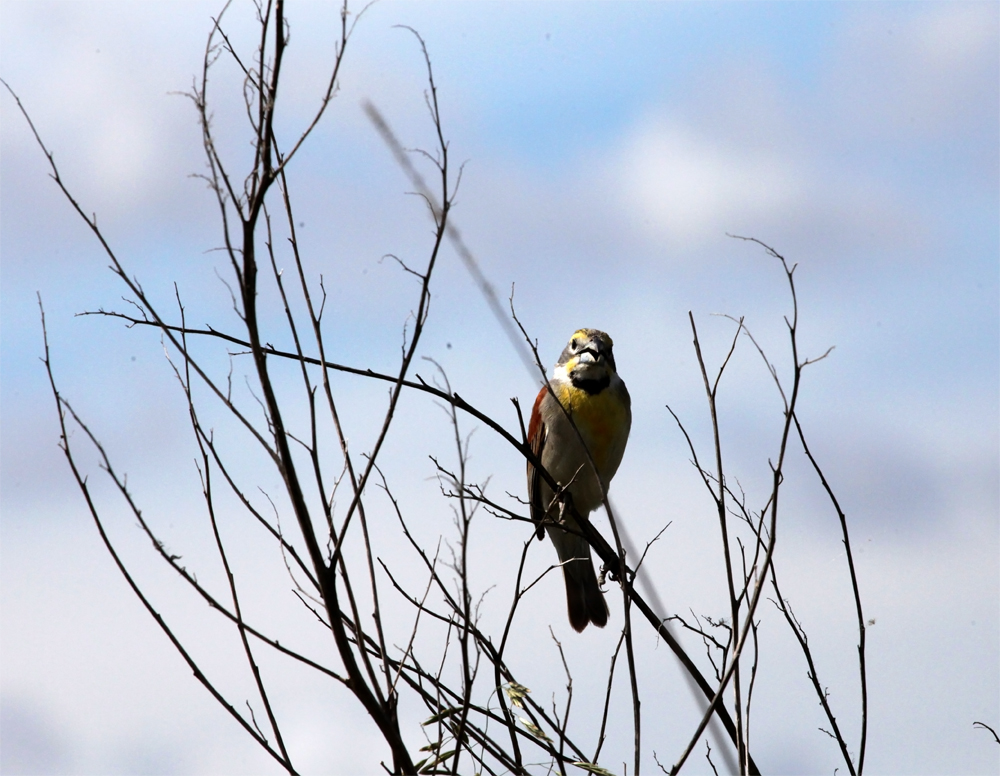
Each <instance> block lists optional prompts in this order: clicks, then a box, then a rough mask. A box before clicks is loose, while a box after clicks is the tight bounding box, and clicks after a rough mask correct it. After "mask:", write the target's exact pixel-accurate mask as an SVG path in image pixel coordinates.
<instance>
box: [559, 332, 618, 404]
mask: <svg viewBox="0 0 1000 776" xmlns="http://www.w3.org/2000/svg"><path fill="white" fill-rule="evenodd" d="M613 347H614V342H612V341H611V337H609V336H608V335H607V334H605V333H604V332H603V331H598V330H597V329H577V330H576V331H575V332H573V336H572V337H570V340H569V343H568V344H567V345H566V349H565V350H563V352H562V355H561V356H559V361H557V362H556V369H555V373H556V377H557V378H558V377H560V376H562V375H565V377H566V378H567V379H569V380H570V381H571V382H572V383H573V384H574V385H575V386H577V387H578V388H584V389H586V390H587V391H588V393H597V392H599V391H601V390H603V389H604V388H607V387H608V385H609V383H610V382H611V377H612V376H613V375H614V374H615V357H614V353H613V352H612V348H613ZM560 373H562V375H561V374H560Z"/></svg>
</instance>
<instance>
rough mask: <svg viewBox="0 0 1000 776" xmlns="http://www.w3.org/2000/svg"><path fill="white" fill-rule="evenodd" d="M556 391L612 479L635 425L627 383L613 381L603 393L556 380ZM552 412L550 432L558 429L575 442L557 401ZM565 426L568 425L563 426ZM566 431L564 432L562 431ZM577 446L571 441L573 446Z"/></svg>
mask: <svg viewBox="0 0 1000 776" xmlns="http://www.w3.org/2000/svg"><path fill="white" fill-rule="evenodd" d="M552 387H553V390H554V393H555V394H556V397H557V398H558V399H559V403H560V404H562V405H563V407H565V408H566V409H567V410H568V411H569V413H570V415H571V416H572V417H573V422H574V423H576V426H577V428H578V429H579V430H580V434H581V435H582V436H583V439H584V441H585V442H586V444H587V447H588V448H589V449H590V452H591V455H593V456H594V463H596V464H597V468H598V470H599V471H600V472H601V477H602V479H605V480H610V479H611V477H613V476H614V473H615V471H616V470H617V469H618V464H619V463H621V457H622V454H623V453H624V452H625V442H626V440H627V439H628V432H629V427H630V426H631V424H632V412H631V408H630V406H629V404H630V402H629V396H628V391H627V390H626V389H625V384H624V383H623V382H621V380H620V379H617V377H616V378H615V379H614V380H613V381H612V384H611V385H610V386H609V387H608V388H606V389H604V390H603V391H601V392H600V393H589V392H588V391H586V390H584V389H583V388H578V387H576V386H575V385H573V383H572V382H571V381H570V380H565V381H559V382H554V383H553V385H552ZM550 405H551V406H550V407H548V408H546V409H549V410H550V411H549V412H547V413H545V414H546V415H548V417H547V418H546V419H545V420H546V424H547V425H549V426H550V429H549V433H552V432H553V431H555V430H556V429H557V428H558V431H556V433H557V434H559V436H566V437H568V439H566V440H565V441H567V442H570V443H572V440H573V439H574V437H575V436H576V435H575V433H573V430H572V428H570V427H569V423H568V422H567V421H566V417H565V415H564V414H563V412H562V410H561V409H559V407H556V406H555V402H550ZM563 426H565V428H561V427H563ZM559 432H562V433H559ZM572 446H573V445H572V444H570V447H572Z"/></svg>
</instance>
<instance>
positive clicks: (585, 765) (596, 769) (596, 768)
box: [573, 762, 615, 776]
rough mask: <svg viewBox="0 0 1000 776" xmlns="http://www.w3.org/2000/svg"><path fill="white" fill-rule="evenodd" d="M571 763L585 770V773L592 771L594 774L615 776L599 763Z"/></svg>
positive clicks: (597, 775) (595, 775)
mask: <svg viewBox="0 0 1000 776" xmlns="http://www.w3.org/2000/svg"><path fill="white" fill-rule="evenodd" d="M573 765H575V766H576V767H577V768H581V769H583V770H585V771H586V772H587V773H593V774H594V776H615V775H614V774H613V773H612V772H611V771H609V770H608V769H607V768H602V767H601V766H600V765H595V764H594V763H585V762H575V763H573Z"/></svg>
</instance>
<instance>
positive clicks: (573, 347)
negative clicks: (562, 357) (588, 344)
mask: <svg viewBox="0 0 1000 776" xmlns="http://www.w3.org/2000/svg"><path fill="white" fill-rule="evenodd" d="M569 346H570V347H571V348H572V349H573V350H576V340H575V339H571V340H570V341H569Z"/></svg>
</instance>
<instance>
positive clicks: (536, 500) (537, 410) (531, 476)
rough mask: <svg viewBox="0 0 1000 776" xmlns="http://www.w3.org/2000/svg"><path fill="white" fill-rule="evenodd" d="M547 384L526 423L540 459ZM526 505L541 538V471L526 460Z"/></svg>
mask: <svg viewBox="0 0 1000 776" xmlns="http://www.w3.org/2000/svg"><path fill="white" fill-rule="evenodd" d="M548 392H549V389H548V386H543V387H542V390H540V391H539V392H538V396H537V397H536V398H535V406H534V407H532V409H531V422H530V423H529V424H528V444H529V445H530V446H531V452H532V453H534V454H535V457H536V458H537V459H538V460H539V461H541V460H542V450H544V449H545V437H546V433H547V429H546V428H545V423H543V422H542V402H543V401H544V400H545V397H546V395H547V394H548ZM528 505H529V507H530V509H531V519H532V520H534V521H535V524H536V525H537V526H538V528H537V531H536V533H537V535H538V538H539V539H541V538H542V537H543V536H544V535H545V529H544V528H542V518H543V517H545V504H544V503H542V473H541V472H540V471H539V470H538V469H537V468H535V465H534V464H533V463H532V462H531V461H528Z"/></svg>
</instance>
